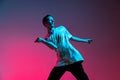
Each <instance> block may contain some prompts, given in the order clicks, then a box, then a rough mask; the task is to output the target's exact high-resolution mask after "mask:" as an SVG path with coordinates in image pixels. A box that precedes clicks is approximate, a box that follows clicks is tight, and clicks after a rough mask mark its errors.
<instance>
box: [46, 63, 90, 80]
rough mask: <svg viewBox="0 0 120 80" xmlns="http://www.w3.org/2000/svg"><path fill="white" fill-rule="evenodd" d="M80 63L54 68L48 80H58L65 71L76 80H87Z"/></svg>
mask: <svg viewBox="0 0 120 80" xmlns="http://www.w3.org/2000/svg"><path fill="white" fill-rule="evenodd" d="M81 63H82V62H75V63H73V64H70V65H66V66H61V67H54V68H53V69H52V71H51V73H50V75H49V77H48V80H60V78H61V77H62V75H63V74H64V73H65V72H66V71H69V72H71V73H72V74H73V75H74V76H75V78H76V79H77V80H89V79H88V76H87V75H86V73H85V72H84V70H83V67H82V64H81Z"/></svg>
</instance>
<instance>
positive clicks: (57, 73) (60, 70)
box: [48, 66, 66, 80]
mask: <svg viewBox="0 0 120 80" xmlns="http://www.w3.org/2000/svg"><path fill="white" fill-rule="evenodd" d="M65 71H66V69H65V67H64V66H62V67H54V68H53V69H52V71H51V72H50V75H49V77H48V80H60V78H61V77H62V75H63V74H64V73H65Z"/></svg>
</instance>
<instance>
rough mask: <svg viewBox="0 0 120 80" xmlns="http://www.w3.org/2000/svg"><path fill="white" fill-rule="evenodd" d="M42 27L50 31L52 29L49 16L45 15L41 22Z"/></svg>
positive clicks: (51, 18)
mask: <svg viewBox="0 0 120 80" xmlns="http://www.w3.org/2000/svg"><path fill="white" fill-rule="evenodd" d="M42 22H43V25H44V26H45V27H46V28H48V29H51V28H53V27H54V19H53V17H52V16H51V15H46V16H45V17H44V18H43V20H42Z"/></svg>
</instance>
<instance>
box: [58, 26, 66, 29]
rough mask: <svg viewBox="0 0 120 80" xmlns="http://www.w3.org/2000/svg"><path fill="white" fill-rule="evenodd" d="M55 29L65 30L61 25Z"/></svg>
mask: <svg viewBox="0 0 120 80" xmlns="http://www.w3.org/2000/svg"><path fill="white" fill-rule="evenodd" d="M57 29H66V28H65V26H63V25H60V26H58V27H57Z"/></svg>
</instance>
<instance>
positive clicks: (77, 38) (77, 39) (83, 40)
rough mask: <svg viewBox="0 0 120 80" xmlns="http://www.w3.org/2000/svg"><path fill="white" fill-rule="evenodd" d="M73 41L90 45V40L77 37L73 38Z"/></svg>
mask: <svg viewBox="0 0 120 80" xmlns="http://www.w3.org/2000/svg"><path fill="white" fill-rule="evenodd" d="M71 40H74V41H78V42H85V43H89V39H82V38H79V37H76V36H72V37H71Z"/></svg>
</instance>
